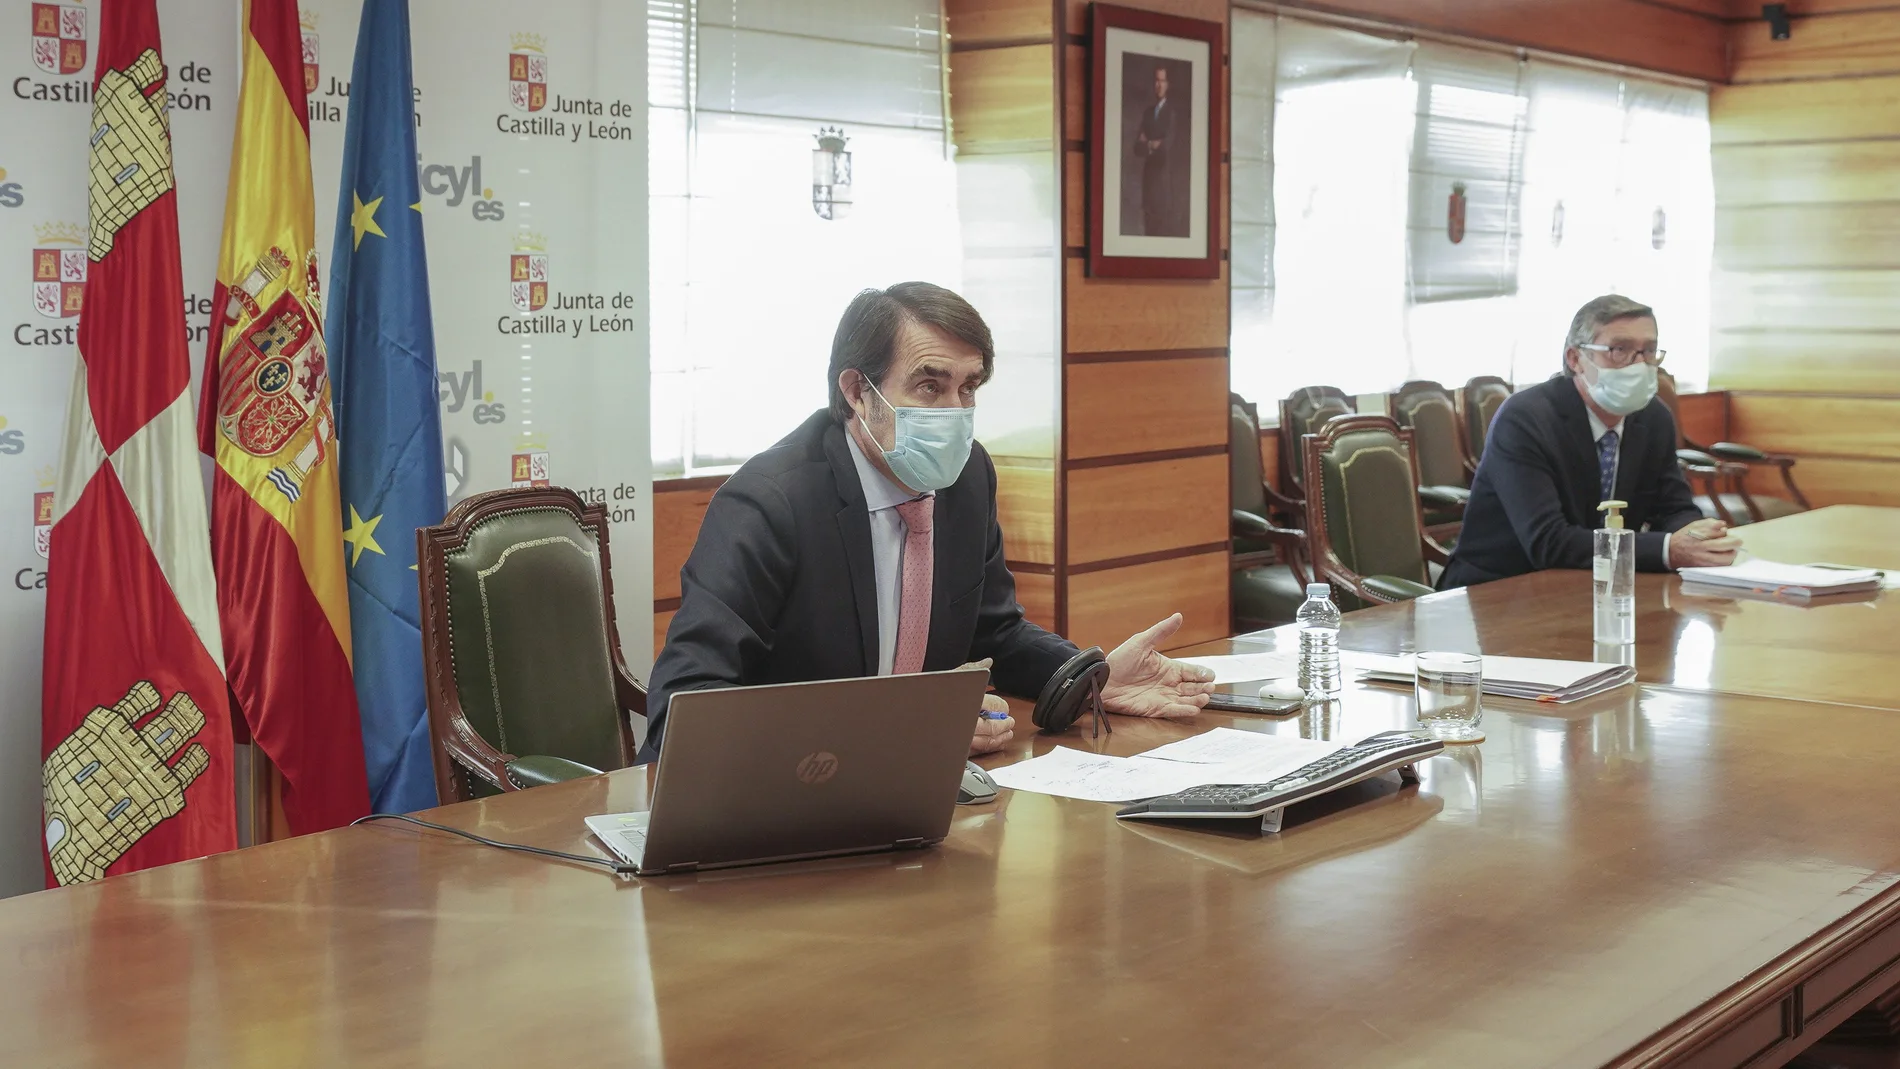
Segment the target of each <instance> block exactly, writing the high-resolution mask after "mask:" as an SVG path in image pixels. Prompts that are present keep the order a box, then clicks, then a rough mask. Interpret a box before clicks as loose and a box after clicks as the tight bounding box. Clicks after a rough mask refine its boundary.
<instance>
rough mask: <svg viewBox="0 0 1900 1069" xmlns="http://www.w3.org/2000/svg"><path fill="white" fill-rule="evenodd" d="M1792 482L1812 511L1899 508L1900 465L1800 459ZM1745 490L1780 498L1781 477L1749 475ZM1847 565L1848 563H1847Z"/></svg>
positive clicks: (1814, 458) (1772, 473) (1770, 473)
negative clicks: (1843, 507) (1835, 507)
mask: <svg viewBox="0 0 1900 1069" xmlns="http://www.w3.org/2000/svg"><path fill="white" fill-rule="evenodd" d="M1794 480H1795V482H1796V483H1799V484H1800V486H1801V492H1802V493H1804V494H1806V495H1808V500H1809V501H1810V502H1812V503H1813V504H1814V507H1815V508H1821V507H1823V506H1826V505H1884V506H1886V507H1888V508H1900V461H1892V460H1853V459H1843V458H1836V457H1802V458H1801V460H1800V462H1799V463H1798V464H1796V465H1795V469H1794ZM1748 485H1749V488H1750V489H1751V490H1753V491H1755V492H1757V493H1763V494H1773V495H1775V496H1777V497H1780V496H1784V495H1786V494H1787V491H1786V490H1785V489H1783V488H1782V486H1781V475H1780V474H1779V473H1777V472H1773V471H1761V470H1758V471H1755V472H1751V473H1750V475H1749V481H1748ZM1849 563H1851V562H1849Z"/></svg>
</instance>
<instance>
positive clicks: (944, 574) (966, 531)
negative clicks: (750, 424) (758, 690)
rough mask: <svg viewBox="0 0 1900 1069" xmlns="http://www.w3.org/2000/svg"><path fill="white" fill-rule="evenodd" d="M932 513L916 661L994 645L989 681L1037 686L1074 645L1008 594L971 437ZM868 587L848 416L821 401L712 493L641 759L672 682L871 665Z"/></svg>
mask: <svg viewBox="0 0 1900 1069" xmlns="http://www.w3.org/2000/svg"><path fill="white" fill-rule="evenodd" d="M932 515H933V516H934V520H933V521H932V532H933V533H932V560H933V562H934V567H933V571H932V574H931V588H930V589H931V595H932V599H931V610H930V638H929V640H928V642H927V643H926V645H925V647H924V669H925V671H941V670H944V669H949V668H956V667H957V666H959V665H961V664H964V663H966V662H968V661H974V660H981V659H982V658H984V657H992V658H995V664H994V665H993V666H992V668H991V675H990V678H991V679H992V680H993V681H994V682H995V685H996V688H997V689H998V690H1000V691H1002V692H1003V693H1005V694H1012V695H1015V696H1017V697H1025V698H1033V697H1035V696H1036V695H1037V694H1038V693H1039V692H1040V691H1041V689H1042V685H1043V684H1044V683H1046V682H1047V681H1048V679H1049V677H1050V676H1052V675H1054V674H1055V672H1056V669H1058V668H1060V667H1062V665H1063V662H1065V661H1067V660H1068V659H1069V658H1070V657H1072V656H1074V655H1075V652H1076V650H1075V646H1074V645H1072V644H1071V643H1070V642H1069V641H1068V640H1067V639H1064V638H1060V637H1058V636H1056V635H1052V634H1050V633H1049V632H1047V631H1044V630H1043V629H1042V628H1040V627H1037V626H1036V625H1035V624H1032V623H1030V622H1029V621H1028V620H1025V619H1024V618H1023V610H1022V606H1020V605H1018V604H1017V603H1016V580H1015V579H1014V578H1013V577H1012V576H1011V575H1010V574H1009V569H1008V568H1007V567H1006V566H1004V564H1003V532H1002V529H1001V528H999V527H998V526H997V524H996V467H995V465H993V464H991V463H990V456H989V454H988V453H987V452H985V451H984V449H983V447H982V446H981V445H978V446H976V448H975V449H974V450H973V452H972V453H971V456H970V461H969V463H967V464H965V465H964V467H963V474H962V475H961V476H959V477H958V479H957V481H956V482H955V483H954V484H952V485H951V486H949V487H947V488H945V489H943V490H940V491H938V492H937V498H936V507H935V509H934V510H933V512H932ZM876 588H877V579H876V571H875V569H874V567H873V565H872V558H871V520H870V514H869V513H868V512H867V511H866V510H865V504H864V487H863V484H862V483H860V482H859V481H858V469H857V467H856V465H855V464H853V463H852V460H851V450H850V448H849V446H847V445H846V444H845V436H844V428H843V427H842V426H840V425H839V424H838V421H837V420H835V419H833V418H832V417H831V414H830V413H829V412H828V411H823V410H821V411H819V412H817V413H816V414H814V415H813V416H812V417H811V418H810V419H808V420H806V421H805V422H804V423H803V424H802V425H801V426H800V427H799V428H798V429H797V430H795V431H793V432H792V433H791V434H789V435H787V436H786V437H785V439H784V440H783V441H780V442H779V443H778V444H777V445H774V446H773V447H772V448H770V449H768V450H766V451H765V452H763V453H760V454H759V455H758V456H755V457H753V458H752V459H751V460H749V461H747V462H746V463H745V465H744V466H743V467H741V468H740V469H739V470H738V472H737V473H735V474H734V475H733V476H732V478H730V479H728V480H727V481H726V484H725V485H724V486H722V487H720V488H719V492H718V493H716V494H714V495H713V499H712V503H711V505H710V506H708V508H707V509H706V519H705V521H704V522H703V523H702V524H701V525H700V528H699V538H698V539H697V540H696V541H695V542H694V543H693V552H692V555H691V556H689V557H687V559H686V566H685V567H684V568H681V569H680V591H681V597H680V607H679V612H678V613H676V614H675V615H674V617H673V624H672V626H671V627H669V628H667V632H666V648H665V649H663V650H662V651H661V652H660V658H659V660H658V661H656V662H654V665H653V678H652V680H651V685H650V687H649V690H648V695H647V708H648V717H647V741H646V744H645V745H644V746H642V747H641V750H640V759H641V760H642V761H650V760H652V759H653V758H654V757H657V756H658V755H659V748H660V738H661V734H662V732H663V731H664V730H665V727H666V711H667V708H666V707H667V703H668V700H669V699H670V698H671V697H672V695H673V694H675V693H677V692H679V691H682V690H704V689H707V688H713V687H732V686H755V685H758V684H761V683H795V682H802V681H805V680H813V679H841V678H847V677H854V676H870V675H876V674H877V658H878V639H877V600H876ZM976 714H977V710H975V709H972V710H970V723H971V725H972V727H973V728H974V725H975V723H976Z"/></svg>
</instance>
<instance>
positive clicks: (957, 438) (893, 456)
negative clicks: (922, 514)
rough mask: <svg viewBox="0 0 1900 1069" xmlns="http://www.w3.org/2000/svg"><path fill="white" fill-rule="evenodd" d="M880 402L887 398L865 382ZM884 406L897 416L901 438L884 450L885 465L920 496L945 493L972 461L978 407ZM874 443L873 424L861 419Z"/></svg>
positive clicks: (898, 479)
mask: <svg viewBox="0 0 1900 1069" xmlns="http://www.w3.org/2000/svg"><path fill="white" fill-rule="evenodd" d="M864 381H865V384H866V385H867V386H870V387H871V392H872V393H875V394H877V399H878V400H880V401H884V395H883V394H882V393H879V392H878V388H877V386H875V385H873V384H872V383H871V380H870V379H868V378H867V379H865V380H864ZM884 407H886V408H888V409H890V410H891V412H892V413H893V414H894V415H895V416H896V423H897V438H896V444H895V446H894V447H893V448H890V449H886V450H884V462H885V463H886V464H889V465H890V466H891V474H893V475H895V476H897V481H898V482H901V483H903V484H904V485H905V486H908V487H910V488H911V489H912V490H915V491H916V492H918V493H920V494H921V493H928V492H930V491H933V490H941V489H943V488H944V487H946V486H949V485H950V484H951V483H954V482H956V481H957V476H959V475H961V474H963V465H964V464H965V463H967V462H968V461H969V459H970V445H971V443H973V442H975V441H976V409H974V408H898V407H897V406H896V405H893V404H891V403H890V402H889V401H884ZM858 423H859V424H861V425H862V426H863V427H864V433H865V434H867V435H870V437H871V441H873V442H876V441H877V435H875V434H871V425H870V424H869V423H865V422H864V417H863V416H859V417H858Z"/></svg>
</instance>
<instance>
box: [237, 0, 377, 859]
mask: <svg viewBox="0 0 1900 1069" xmlns="http://www.w3.org/2000/svg"><path fill="white" fill-rule="evenodd" d="M241 44H242V50H243V57H244V74H243V83H242V86H241V88H240V91H239V95H238V115H237V136H236V139H235V141H234V142H233V144H232V149H231V178H230V186H229V190H228V192H227V194H226V198H225V213H224V242H223V247H222V251H221V252H220V254H219V257H218V279H217V288H216V291H215V292H214V294H213V298H212V308H213V317H212V324H211V332H210V339H209V344H208V347H207V354H206V358H205V382H204V389H203V391H202V397H201V399H200V403H201V408H200V412H199V435H200V446H201V448H202V449H203V450H204V451H205V452H206V453H207V454H210V455H211V456H213V457H214V458H216V461H217V470H216V473H215V475H214V478H213V490H212V509H211V512H212V519H211V553H212V559H213V561H214V563H215V566H216V569H217V589H218V611H219V615H220V617H221V618H222V620H223V633H224V648H225V657H226V662H227V666H228V668H227V670H228V673H229V676H230V685H231V697H232V699H233V700H234V701H235V702H236V703H237V706H238V711H239V712H240V713H241V715H242V717H243V720H244V723H245V724H247V725H248V726H249V728H250V733H251V736H252V738H253V739H254V740H255V741H256V742H257V744H258V745H259V746H260V747H261V748H262V749H263V751H264V753H265V754H266V755H267V756H268V757H269V758H270V759H271V761H272V762H273V763H274V764H275V765H276V766H277V768H278V770H279V771H280V772H281V773H282V774H283V777H284V815H285V817H286V819H287V820H288V822H289V824H290V831H291V832H292V833H293V834H302V833H304V832H309V831H319V830H322V829H324V828H331V827H336V826H339V825H341V824H346V823H348V822H349V821H351V820H353V819H355V818H356V817H360V816H362V815H364V814H365V813H367V812H368V811H369V789H368V785H367V780H366V775H365V772H364V767H363V740H362V735H361V728H360V727H359V724H358V716H357V703H356V691H355V689H354V686H353V683H352V680H351V674H350V654H351V651H350V604H349V595H348V592H347V588H346V585H345V573H344V560H343V523H342V511H341V508H340V507H339V504H338V494H337V441H336V420H335V415H334V409H333V407H332V404H331V394H330V376H329V367H328V362H327V357H326V350H325V348H324V342H323V311H322V306H321V294H320V287H319V284H318V278H319V270H318V265H317V255H316V249H315V240H316V216H315V207H316V205H315V198H314V194H313V192H312V189H311V180H310V132H309V117H308V112H307V110H306V102H305V95H304V94H305V90H304V70H303V35H302V28H301V24H300V23H299V20H298V16H297V5H296V2H295V0H245V4H244V22H243V34H242V37H241Z"/></svg>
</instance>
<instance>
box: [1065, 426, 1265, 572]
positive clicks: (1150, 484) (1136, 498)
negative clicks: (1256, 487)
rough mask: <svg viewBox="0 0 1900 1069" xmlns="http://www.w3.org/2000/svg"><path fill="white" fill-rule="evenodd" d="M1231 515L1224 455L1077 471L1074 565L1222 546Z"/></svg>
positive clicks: (1071, 505) (1072, 493)
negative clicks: (1205, 546)
mask: <svg viewBox="0 0 1900 1069" xmlns="http://www.w3.org/2000/svg"><path fill="white" fill-rule="evenodd" d="M1210 502H1211V503H1214V504H1217V505H1218V506H1219V507H1218V508H1210V507H1208V505H1209V503H1210ZM1228 512H1229V509H1228V505H1227V454H1226V452H1224V451H1223V452H1221V453H1217V454H1215V455H1213V456H1205V457H1189V458H1187V459H1185V460H1161V461H1153V462H1150V463H1146V464H1120V465H1116V466H1114V467H1107V468H1081V469H1077V470H1072V471H1070V472H1069V496H1068V513H1069V516H1068V521H1069V522H1068V531H1069V567H1071V568H1074V567H1075V566H1076V565H1079V564H1087V563H1090V562H1093V561H1105V560H1117V559H1119V558H1122V557H1134V556H1139V555H1141V554H1144V553H1156V552H1160V551H1163V550H1170V549H1180V548H1181V547H1183V546H1204V545H1208V544H1209V543H1214V542H1224V541H1226V539H1227V537H1228V533H1227V529H1228Z"/></svg>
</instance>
